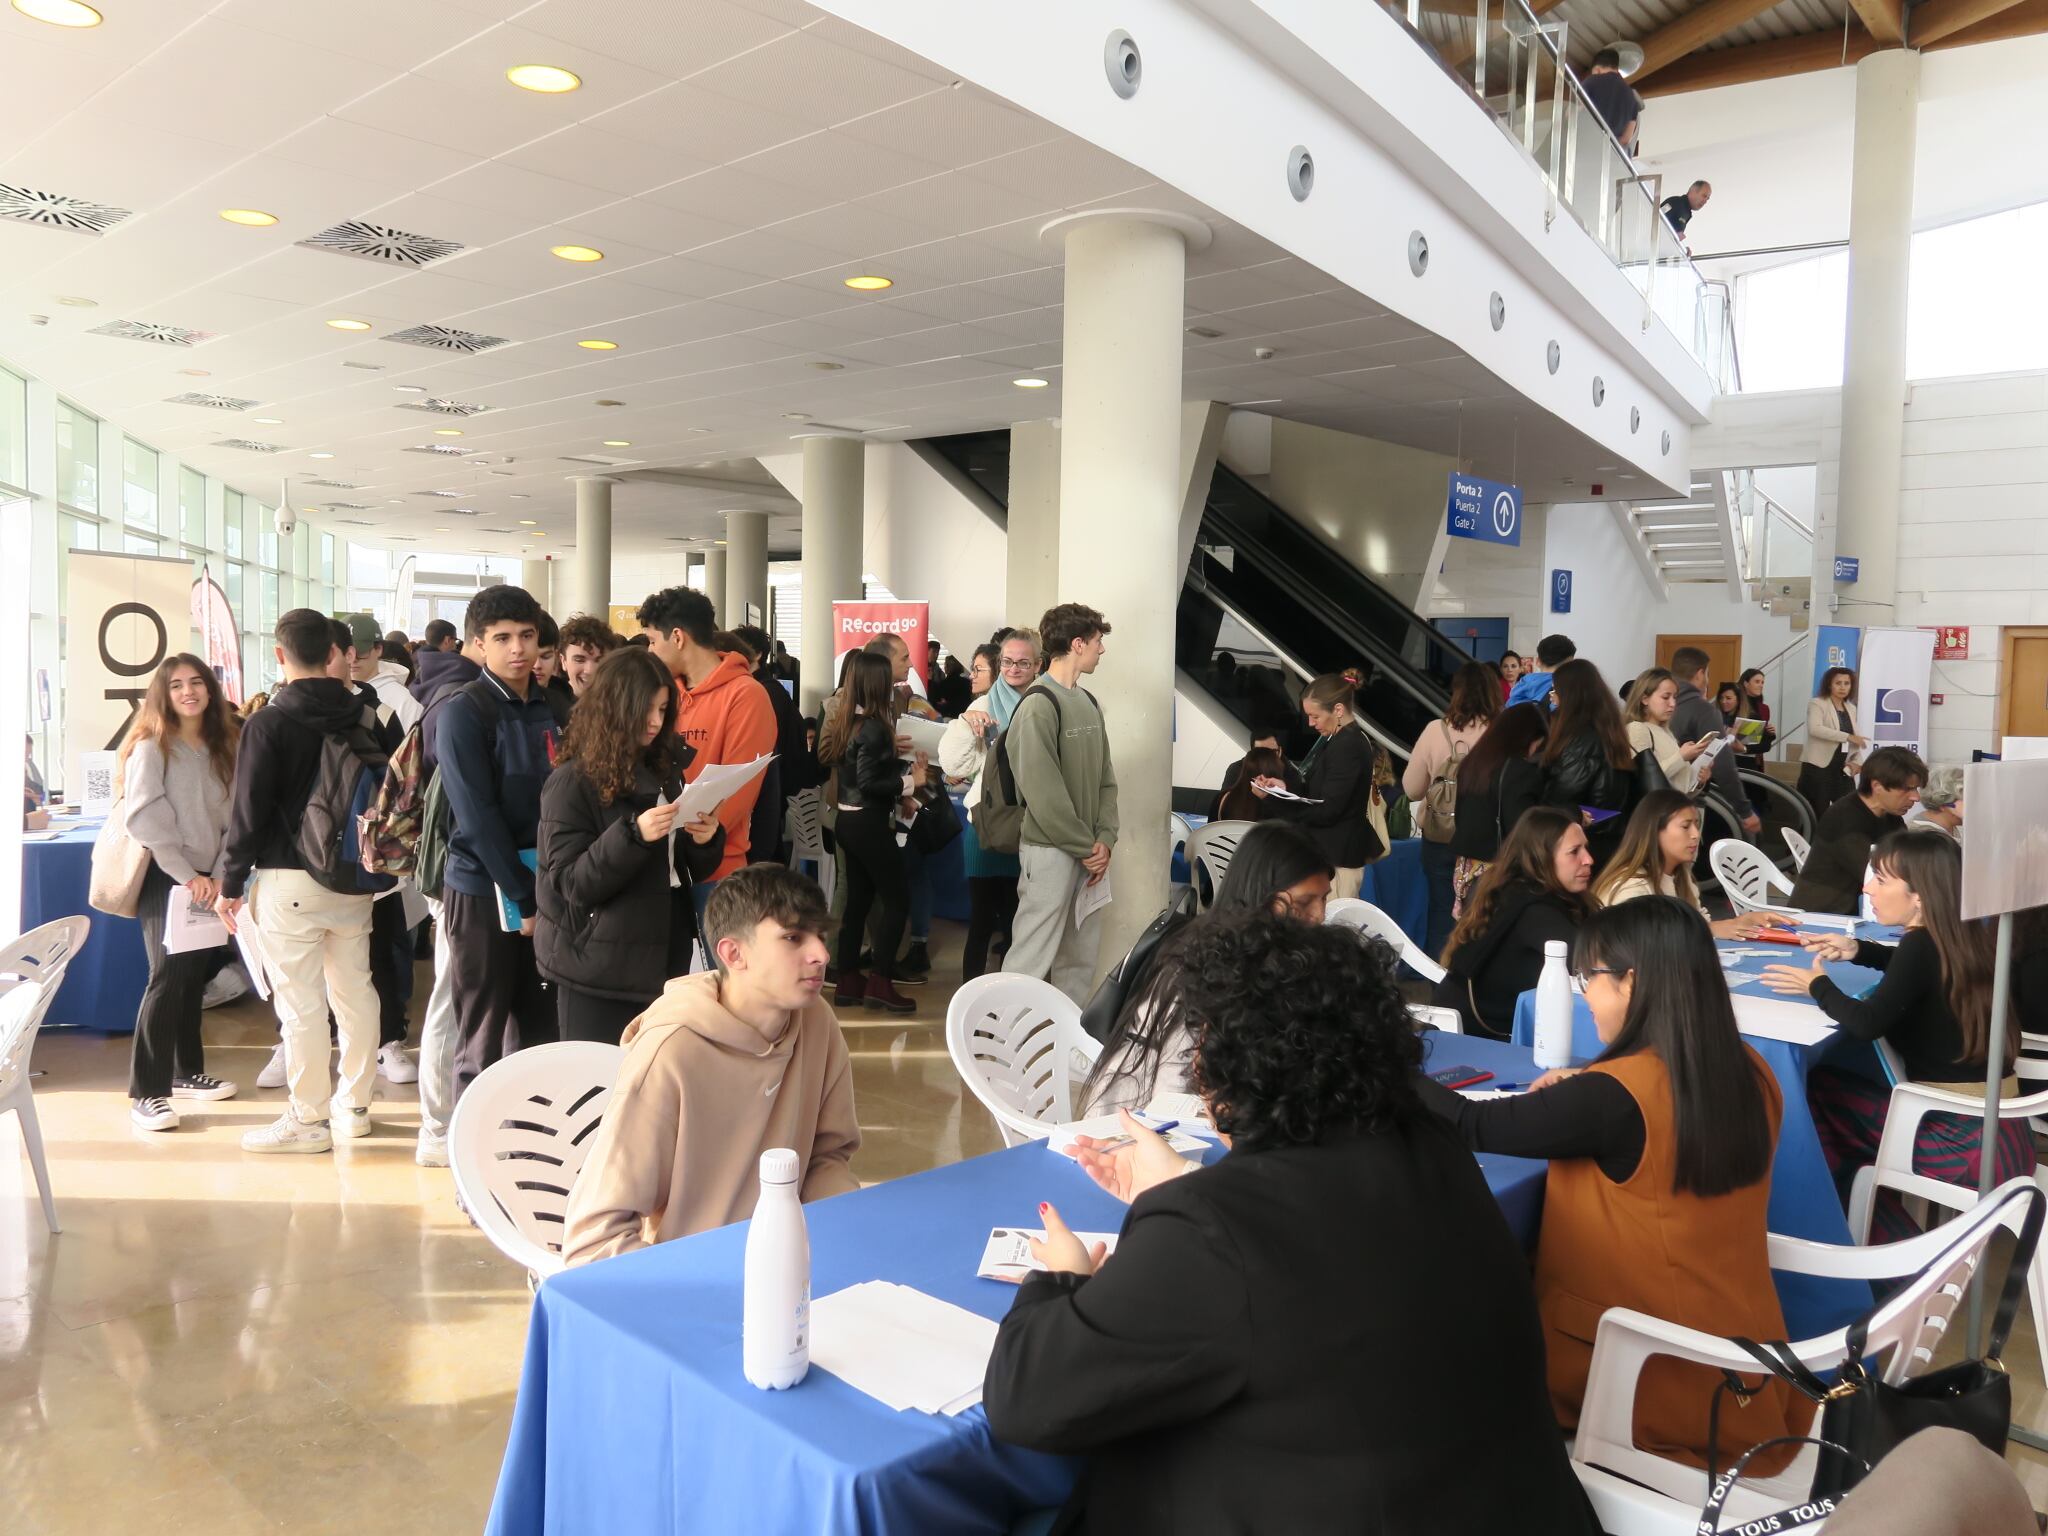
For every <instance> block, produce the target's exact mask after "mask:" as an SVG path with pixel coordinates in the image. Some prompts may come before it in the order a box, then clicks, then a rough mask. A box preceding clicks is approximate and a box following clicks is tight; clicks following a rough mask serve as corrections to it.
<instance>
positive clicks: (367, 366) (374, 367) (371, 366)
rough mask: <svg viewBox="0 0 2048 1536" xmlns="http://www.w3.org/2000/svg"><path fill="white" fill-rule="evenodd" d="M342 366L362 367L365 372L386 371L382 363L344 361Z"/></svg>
mask: <svg viewBox="0 0 2048 1536" xmlns="http://www.w3.org/2000/svg"><path fill="white" fill-rule="evenodd" d="M341 366H342V367H344V368H360V369H362V370H363V372H365V373H382V372H383V371H384V365H383V364H382V363H343V364H342V365H341Z"/></svg>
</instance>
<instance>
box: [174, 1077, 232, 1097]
mask: <svg viewBox="0 0 2048 1536" xmlns="http://www.w3.org/2000/svg"><path fill="white" fill-rule="evenodd" d="M234 1096H235V1085H234V1084H233V1083H224V1082H222V1081H221V1080H220V1079H219V1078H217V1077H208V1076H207V1075H206V1074H205V1073H204V1072H194V1073H193V1074H192V1075H191V1076H190V1077H174V1078H172V1079H171V1097H172V1098H174V1099H232V1098H233V1097H234Z"/></svg>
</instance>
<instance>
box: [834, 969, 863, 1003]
mask: <svg viewBox="0 0 2048 1536" xmlns="http://www.w3.org/2000/svg"><path fill="white" fill-rule="evenodd" d="M867 995H868V979H867V977H865V976H863V975H862V974H861V973H860V972H859V971H841V972H840V973H839V985H838V987H837V988H835V989H834V991H833V993H832V1006H833V1007H834V1008H855V1007H858V1006H859V1005H860V1004H861V1003H863V1002H865V1001H866V1000H867Z"/></svg>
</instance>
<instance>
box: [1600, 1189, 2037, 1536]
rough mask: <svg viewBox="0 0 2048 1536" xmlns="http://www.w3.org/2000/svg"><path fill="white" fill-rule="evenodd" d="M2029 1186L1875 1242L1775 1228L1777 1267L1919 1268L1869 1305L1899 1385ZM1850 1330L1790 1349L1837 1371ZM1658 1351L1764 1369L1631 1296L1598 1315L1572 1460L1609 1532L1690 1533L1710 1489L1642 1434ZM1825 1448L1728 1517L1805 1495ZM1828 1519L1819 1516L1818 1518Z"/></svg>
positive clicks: (1887, 1366) (1928, 1350) (1873, 1355)
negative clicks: (1641, 1415) (1904, 1235)
mask: <svg viewBox="0 0 2048 1536" xmlns="http://www.w3.org/2000/svg"><path fill="white" fill-rule="evenodd" d="M2030 1187H2031V1181H2030V1180H2027V1179H2014V1180H2012V1181H2011V1182H2010V1183H2008V1184H2005V1185H2003V1186H2001V1187H2000V1188H1999V1189H1997V1190H1995V1191H1993V1194H1992V1198H1991V1200H1990V1201H1989V1202H1988V1203H1987V1204H1986V1205H1985V1206H1984V1207H1983V1208H1982V1209H1981V1210H1976V1211H1972V1212H1970V1213H1969V1214H1968V1215H1966V1216H1961V1217H1958V1218H1956V1219H1955V1220H1954V1221H1951V1222H1949V1223H1948V1224H1947V1225H1946V1226H1942V1227H1937V1228H1936V1229H1935V1230H1934V1231H1932V1232H1925V1233H1922V1234H1921V1235H1920V1236H1918V1237H1913V1238H1908V1239H1907V1240H1905V1241H1904V1242H1898V1243H1886V1244H1883V1245H1881V1246H1879V1247H1875V1248H1844V1247H1836V1246H1833V1245H1831V1244H1827V1243H1815V1242H1808V1241H1806V1240H1804V1239H1801V1238H1794V1237H1780V1236H1778V1235H1777V1234H1775V1233H1773V1234H1772V1235H1771V1237H1770V1262H1771V1268H1773V1269H1781V1270H1789V1271H1791V1272H1793V1273H1795V1274H1803V1275H1825V1276H1830V1277H1834V1278H1837V1279H1856V1280H1876V1279H1897V1278H1900V1277H1903V1276H1917V1277H1918V1278H1917V1279H1916V1280H1914V1282H1913V1283H1912V1284H1910V1285H1907V1286H1905V1287H1903V1288H1901V1289H1900V1290H1898V1291H1895V1292H1894V1293H1893V1294H1892V1295H1891V1296H1890V1297H1889V1298H1888V1299H1887V1300H1886V1301H1885V1302H1884V1303H1883V1305H1881V1306H1880V1307H1879V1308H1878V1309H1877V1310H1876V1312H1874V1313H1873V1314H1872V1315H1871V1318H1870V1326H1869V1342H1868V1344H1867V1345H1866V1346H1865V1349H1864V1359H1865V1361H1866V1363H1868V1364H1869V1365H1870V1367H1871V1369H1872V1370H1873V1372H1874V1373H1876V1374H1879V1375H1881V1376H1882V1377H1883V1379H1884V1380H1885V1381H1886V1382H1888V1383H1892V1384H1894V1385H1896V1384H1897V1383H1899V1382H1901V1381H1904V1380H1905V1379H1907V1378H1908V1377H1911V1376H1916V1375H1918V1374H1920V1372H1922V1371H1924V1370H1925V1369H1927V1367H1928V1366H1929V1365H1931V1364H1932V1363H1933V1359H1934V1354H1935V1350H1936V1349H1937V1348H1938V1346H1939V1345H1940V1342H1941V1339H1942V1336H1943V1334H1944V1333H1945V1332H1946V1331H1947V1328H1948V1322H1949V1318H1950V1317H1951V1316H1952V1315H1953V1313H1954V1312H1955V1309H1956V1306H1957V1303H1958V1302H1959V1301H1960V1299H1961V1298H1962V1296H1963V1295H1964V1293H1965V1292H1966V1291H1967V1289H1968V1285H1969V1279H1970V1276H1971V1274H1972V1273H1974V1271H1975V1270H1976V1267H1977V1266H1978V1264H1979V1263H1981V1262H1982V1260H1983V1257H1984V1254H1985V1252H1986V1250H1987V1248H1988V1247H1989V1245H1990V1243H1991V1239H1992V1236H1993V1234H1994V1233H1995V1232H1996V1231H1997V1230H1998V1228H1999V1227H2001V1226H2004V1227H2009V1228H2011V1229H2012V1230H2013V1231H2015V1232H2017V1231H2018V1230H2019V1229H2020V1226H2021V1224H2022V1223H2023V1222H2024V1220H2025V1218H2026V1213H2027V1209H2028V1202H2027V1201H2026V1200H2025V1199H2022V1198H2019V1196H2020V1194H2022V1193H2023V1192H2024V1191H2026V1190H2027V1189H2029V1188H2030ZM2036 1326H2037V1327H2038V1326H2039V1314H2038V1313H2036ZM1847 1334H1848V1330H1847V1329H1846V1328H1838V1329H1836V1330H1835V1331H1834V1332H1832V1333H1829V1334H1824V1335H1821V1336H1820V1337H1817V1338H1811V1339H1801V1340H1797V1341H1794V1342H1793V1344H1792V1352H1793V1353H1794V1354H1795V1355H1797V1356H1798V1357H1799V1359H1800V1360H1801V1361H1803V1362H1804V1363H1805V1364H1806V1365H1807V1366H1809V1367H1810V1368H1811V1369H1813V1370H1815V1371H1817V1372H1825V1371H1831V1370H1833V1369H1834V1368H1835V1367H1836V1366H1838V1365H1839V1364H1840V1363H1841V1362H1842V1359H1843V1357H1844V1355H1845V1354H1846V1353H1847ZM1659 1355H1668V1356H1670V1357H1672V1358H1674V1359H1678V1360H1691V1361H1695V1362H1697V1363H1698V1364H1701V1365H1706V1366H1711V1367H1714V1368H1716V1369H1722V1368H1726V1369H1728V1370H1732V1371H1735V1372H1736V1373H1737V1374H1739V1375H1741V1376H1744V1377H1746V1378H1754V1377H1755V1376H1756V1375H1757V1374H1758V1367H1757V1363H1756V1361H1755V1360H1754V1359H1753V1358H1751V1356H1750V1355H1749V1354H1748V1353H1747V1352H1746V1351H1744V1350H1742V1349H1739V1348H1737V1347H1736V1346H1735V1345H1734V1344H1732V1343H1730V1342H1729V1341H1728V1340H1726V1339H1722V1338H1717V1337H1715V1336H1714V1335H1712V1334H1707V1333H1700V1332H1697V1331H1695V1330H1693V1329H1691V1328H1683V1327H1680V1326H1679V1325H1678V1324H1676V1323H1668V1322H1665V1321H1663V1320H1662V1319H1660V1318H1654V1317H1649V1316H1646V1315H1645V1314H1643V1313H1641V1312H1635V1311H1631V1310H1629V1309H1628V1308H1626V1307H1612V1308H1610V1309H1608V1311H1607V1312H1606V1313H1604V1314H1603V1315H1602V1316H1601V1319H1600V1326H1599V1329H1598V1331H1597V1332H1596V1333H1595V1334H1594V1338H1593V1359H1592V1364H1591V1366H1590V1368H1589V1370H1588V1373H1587V1378H1586V1395H1585V1399H1584V1401H1583V1403H1582V1404H1581V1406H1580V1409H1579V1428H1578V1433H1577V1435H1576V1437H1575V1438H1574V1439H1573V1442H1572V1450H1571V1456H1572V1470H1573V1471H1574V1472H1576V1473H1577V1474H1578V1476H1579V1481H1580V1483H1581V1484H1582V1485H1584V1487H1585V1489H1586V1493H1587V1495H1588V1497H1590V1498H1591V1499H1592V1501H1593V1509H1594V1512H1595V1513H1596V1514H1597V1515H1598V1516H1599V1519H1600V1525H1601V1528H1602V1529H1603V1530H1605V1531H1607V1532H1608V1533H1609V1536H1691V1533H1692V1532H1693V1531H1694V1529H1695V1528H1696V1527H1697V1525H1698V1521H1699V1510H1700V1505H1701V1504H1702V1503H1703V1502H1704V1501H1705V1499H1706V1496H1707V1474H1706V1473H1705V1472H1704V1471H1702V1470H1701V1469H1699V1468H1698V1467H1692V1466H1687V1465H1685V1464H1684V1463H1682V1462H1676V1461H1670V1460H1667V1459H1665V1458H1664V1457H1662V1456H1659V1455H1656V1454H1655V1453H1653V1452H1650V1451H1643V1450H1638V1449H1636V1447H1635V1445H1634V1416H1635V1396H1636V1385H1637V1382H1638V1380H1639V1378H1640V1377H1641V1375H1642V1371H1643V1367H1644V1366H1645V1365H1646V1364H1647V1363H1648V1362H1649V1361H1650V1359H1651V1358H1652V1357H1654V1356H1659ZM1817 1455H1818V1452H1817V1451H1816V1450H1815V1449H1814V1447H1812V1446H1807V1447H1805V1448H1804V1449H1803V1451H1802V1454H1801V1455H1800V1456H1799V1457H1798V1458H1797V1459H1795V1460H1794V1461H1793V1462H1792V1464H1791V1465H1790V1466H1789V1467H1788V1468H1786V1469H1785V1471H1783V1472H1781V1473H1779V1474H1778V1475H1777V1476H1776V1477H1772V1478H1764V1479H1759V1480H1755V1481H1749V1480H1745V1482H1744V1483H1743V1485H1742V1486H1741V1487H1739V1488H1738V1489H1737V1490H1736V1491H1735V1493H1734V1494H1733V1496H1731V1498H1730V1500H1729V1503H1728V1508H1727V1510H1726V1512H1725V1513H1724V1515H1723V1517H1722V1519H1723V1528H1724V1529H1727V1530H1734V1529H1736V1528H1737V1527H1739V1526H1740V1525H1741V1524H1742V1523H1743V1522H1744V1521H1746V1520H1756V1519H1758V1518H1760V1517H1762V1516H1764V1515H1767V1514H1770V1513H1773V1512H1775V1511H1777V1510H1779V1509H1783V1508H1784V1507H1786V1506H1787V1505H1791V1504H1798V1503H1801V1502H1803V1501H1804V1499H1805V1498H1806V1494H1807V1491H1808V1489H1810V1488H1811V1487H1812V1483H1813V1473H1814V1466H1815V1458H1816V1457H1817ZM1821 1528H1822V1523H1816V1524H1815V1525H1814V1526H1812V1527H1810V1529H1814V1530H1819V1529H1821Z"/></svg>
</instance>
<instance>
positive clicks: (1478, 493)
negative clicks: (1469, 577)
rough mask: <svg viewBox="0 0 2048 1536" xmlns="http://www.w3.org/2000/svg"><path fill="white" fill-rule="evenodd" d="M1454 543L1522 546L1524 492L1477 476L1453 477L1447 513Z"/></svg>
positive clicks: (1515, 486) (1455, 475) (1516, 487)
mask: <svg viewBox="0 0 2048 1536" xmlns="http://www.w3.org/2000/svg"><path fill="white" fill-rule="evenodd" d="M1446 515H1447V517H1448V519H1449V522H1448V527H1449V530H1450V535H1451V537H1452V538H1454V539H1478V540H1480V541H1481V542H1483V543H1487V544H1520V543H1521V542H1522V488H1521V487H1520V486H1518V485H1504V484H1502V483H1501V482H1500V481H1498V480H1481V479H1480V478H1479V477H1478V476H1477V475H1457V474H1454V475H1452V476H1451V477H1450V490H1449V495H1448V499H1447V513H1446Z"/></svg>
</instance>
